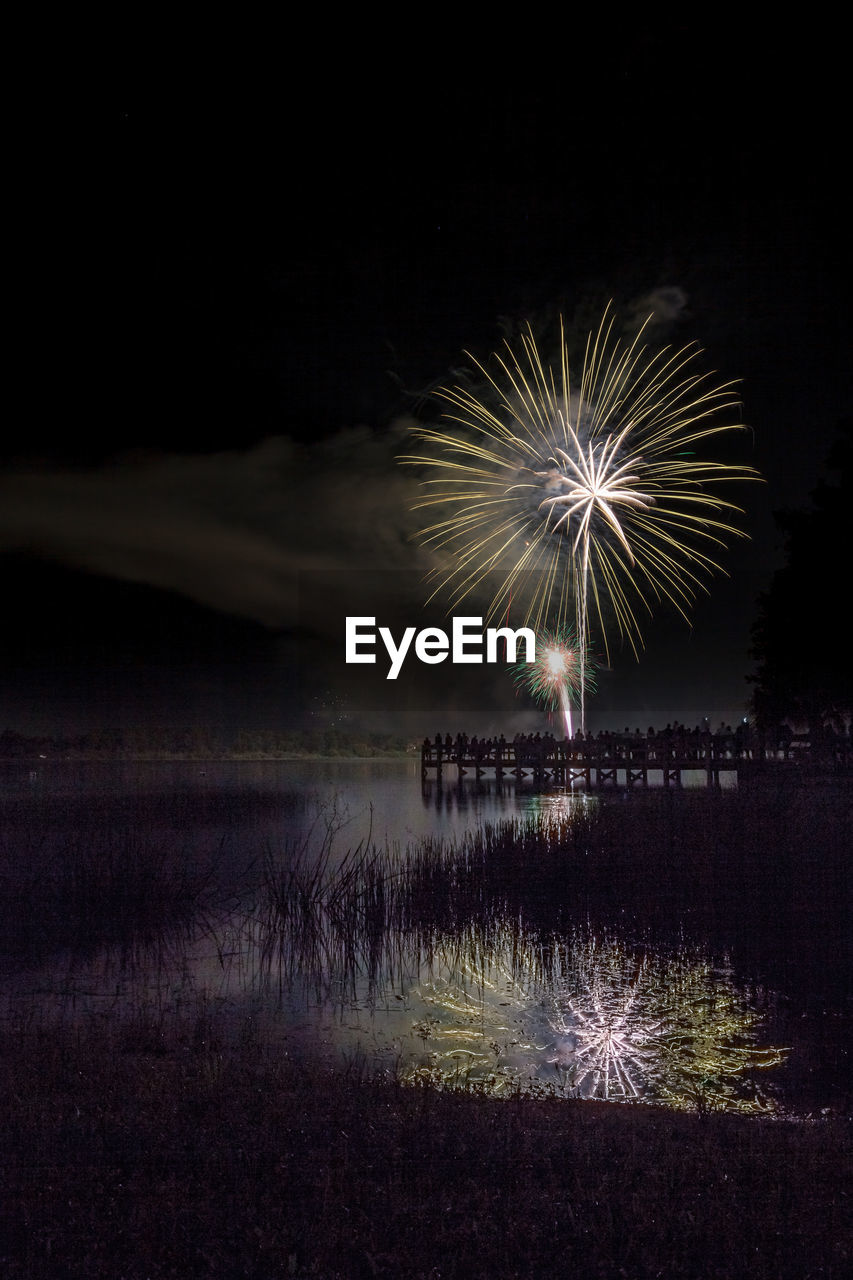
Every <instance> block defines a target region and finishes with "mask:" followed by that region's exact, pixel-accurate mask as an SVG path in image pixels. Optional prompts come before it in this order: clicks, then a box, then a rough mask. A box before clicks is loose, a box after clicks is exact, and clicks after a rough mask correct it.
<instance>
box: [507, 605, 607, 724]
mask: <svg viewBox="0 0 853 1280" xmlns="http://www.w3.org/2000/svg"><path fill="white" fill-rule="evenodd" d="M513 677H514V679H515V682H516V684H517V685H518V686H519V687H520V688H522V689H526V690H527V691H528V693H531V694H532V695H533V697H534V698H535V699H536V700H537V702H539V704H540V705H541V706H543V707H545V708H546V710H548V711H559V712H560V713H561V714H562V716H563V720H564V722H565V725H566V736H567V737H569V738H571V737H573V736H574V735H573V728H572V703H573V702H574V701H576V700H577V699H578V697H579V693H580V689H581V686H585V687H586V689H587V690H591V689H594V688H595V682H594V678H593V672H592V667H591V666H590V663H589V659H588V655H586V654H582V653H581V647H580V643H579V641H578V637H577V635H576V633H575V631H574V629H573V628H572V627H562V628H559V629H558V630H556V631H542V632H540V633H539V634H538V635H537V637H536V661H535V662H519V663H516V665H515V666H514V667H513Z"/></svg>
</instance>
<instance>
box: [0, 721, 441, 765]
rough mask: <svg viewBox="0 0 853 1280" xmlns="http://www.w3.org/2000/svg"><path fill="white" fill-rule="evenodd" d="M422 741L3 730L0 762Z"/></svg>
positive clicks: (359, 735)
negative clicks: (69, 733) (56, 732)
mask: <svg viewBox="0 0 853 1280" xmlns="http://www.w3.org/2000/svg"><path fill="white" fill-rule="evenodd" d="M419 750H420V746H419V744H417V743H415V742H414V741H412V740H410V739H408V738H405V737H401V736H400V735H399V734H394V733H379V732H370V731H367V730H365V731H359V730H340V729H334V728H332V729H240V730H237V731H235V732H233V733H226V732H222V731H220V730H217V729H210V728H206V727H197V728H172V727H168V726H167V727H158V726H136V727H133V728H121V729H118V728H109V729H102V730H94V731H92V732H89V733H81V734H73V735H55V736H53V735H42V736H39V735H29V734H23V733H18V732H16V731H15V730H13V729H4V730H3V732H2V733H0V760H92V759H97V760H101V759H103V760H116V759H118V760H138V759H152V760H162V759H170V760H171V759H178V760H246V759H249V760H251V759H261V760H266V759H274V760H277V759H297V758H298V759H302V758H305V757H317V758H321V757H332V758H337V759H341V758H352V757H355V758H364V759H371V758H374V757H398V756H405V755H413V754H414V753H415V752H416V751H419Z"/></svg>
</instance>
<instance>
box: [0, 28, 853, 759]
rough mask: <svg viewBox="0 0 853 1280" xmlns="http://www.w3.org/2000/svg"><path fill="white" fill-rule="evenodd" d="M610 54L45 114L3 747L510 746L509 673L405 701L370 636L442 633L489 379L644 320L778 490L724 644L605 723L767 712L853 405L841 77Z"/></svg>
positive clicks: (370, 71)
mask: <svg viewBox="0 0 853 1280" xmlns="http://www.w3.org/2000/svg"><path fill="white" fill-rule="evenodd" d="M507 40H509V33H507ZM595 50H596V56H595V57H591V58H587V59H582V58H570V59H568V61H567V63H565V64H561V62H560V59H559V58H555V59H554V62H553V66H550V67H543V66H542V65H541V63H538V62H537V63H536V64H535V66H534V65H533V64H532V63H531V64H530V65H528V66H526V68H525V69H522V70H519V67H518V66H517V65H515V63H513V62H506V63H504V62H502V61H500V60H498V61H497V62H496V61H495V60H494V55H492V56H491V57H489V58H485V57H479V58H477V57H473V58H469V57H468V56H467V52H466V49H465V48H464V47H461V48H459V49H457V50H456V53H455V55H454V57H453V58H452V60H451V59H449V58H446V57H445V58H443V59H441V58H439V57H438V55H436V57H435V58H432V57H430V56H428V55H427V54H422V55H421V56H420V57H418V58H415V57H414V55H412V54H411V53H410V52H407V53H405V54H404V53H403V52H401V51H399V50H398V51H397V53H396V54H395V56H394V57H392V56H391V55H390V54H389V55H387V56H382V57H379V56H377V57H372V58H370V59H369V60H368V61H365V60H364V57H363V55H360V56H355V55H353V56H351V57H347V56H346V55H345V54H339V55H337V56H336V57H335V58H332V57H330V56H328V51H325V52H324V53H323V54H308V55H307V56H306V66H307V67H310V68H311V70H312V71H313V73H314V74H313V78H312V77H311V75H310V74H309V76H308V79H307V80H306V79H305V78H303V77H299V78H298V83H297V79H296V78H295V77H293V76H292V75H291V76H290V77H288V79H287V84H283V85H282V86H281V87H278V85H277V83H276V84H274V85H273V86H272V87H271V88H268V90H267V91H266V92H265V93H264V94H263V95H260V94H257V95H256V94H253V93H249V92H246V91H244V90H243V87H242V83H241V84H240V85H237V83H236V81H234V79H233V78H232V77H229V76H227V75H221V76H217V77H214V83H208V84H207V85H206V86H205V87H204V88H203V89H202V88H201V87H200V85H196V84H195V83H189V82H186V83H184V84H183V87H179V88H176V87H175V86H174V85H173V84H170V86H169V88H168V91H167V90H165V89H162V87H161V86H160V85H159V84H158V83H155V79H156V78H155V79H152V81H151V83H150V84H148V85H146V86H145V90H144V92H139V91H137V90H138V82H134V86H133V87H132V88H131V89H115V88H113V89H112V90H111V91H110V92H106V91H105V92H104V93H103V94H102V95H101V96H100V97H97V96H96V95H91V94H89V95H86V97H85V99H84V96H83V93H82V92H80V93H79V95H78V94H76V93H75V92H73V91H72V92H67V93H65V94H63V95H62V97H61V100H60V99H59V98H57V99H56V100H53V101H45V102H43V103H42V104H41V106H39V107H37V108H36V107H34V108H33V110H32V112H31V113H30V116H29V118H28V119H27V120H26V121H25V123H24V126H23V127H22V130H21V137H20V146H19V156H18V161H19V166H20V178H19V180H18V181H17V183H16V184H15V189H16V191H17V193H18V195H17V204H18V212H19V214H20V227H21V231H20V236H19V238H18V242H17V243H16V245H15V247H14V252H15V257H16V261H15V263H14V266H15V272H16V274H18V275H19V278H20V281H21V284H20V286H19V287H18V288H17V290H16V291H15V292H14V294H13V301H12V302H11V304H10V305H11V307H12V308H13V321H14V323H13V326H12V327H13V329H14V332H15V338H14V341H13V344H12V350H13V367H12V375H11V376H12V383H11V388H10V390H11V389H13V388H14V387H17V388H18V390H17V392H15V394H14V395H13V396H12V398H11V402H12V403H13V404H14V406H15V407H14V409H13V411H12V413H11V414H10V417H9V420H8V422H7V427H6V430H5V432H4V435H3V444H2V454H3V465H2V471H0V575H2V585H3V599H4V603H5V606H6V607H5V611H4V612H5V618H6V621H5V625H4V629H3V641H2V644H3V669H4V681H3V691H2V710H0V727H2V724H3V723H6V724H8V725H10V726H12V727H14V728H19V729H22V730H25V731H29V730H38V729H51V730H57V731H61V730H65V731H69V732H73V731H77V730H83V729H86V728H88V727H90V726H91V725H94V724H104V723H122V722H126V721H128V720H133V719H139V718H147V719H155V720H158V721H162V722H167V723H174V724H183V723H186V722H189V721H203V722H207V723H217V722H222V723H226V724H228V725H240V724H245V725H247V726H249V725H255V724H265V725H269V726H274V725H277V724H290V723H301V722H302V720H303V719H304V716H305V714H306V712H307V711H308V710H310V709H312V708H313V709H314V710H315V711H316V710H317V709H318V708H319V707H320V705H321V704H322V703H325V704H327V705H331V704H332V703H334V705H335V706H336V707H338V708H340V707H344V708H345V709H346V711H347V713H348V714H350V715H352V716H353V717H355V718H356V719H361V721H362V722H364V723H370V724H375V725H377V726H378V727H382V728H386V727H391V726H393V725H395V724H400V725H402V726H403V727H404V728H405V729H406V731H407V732H410V733H413V734H415V733H419V732H420V731H429V732H431V733H432V732H434V731H435V729H436V728H439V727H445V726H446V727H448V728H453V726H454V725H455V724H457V722H458V721H459V720H460V719H464V720H465V727H467V728H468V729H469V731H476V730H477V729H478V728H482V729H486V728H489V727H507V728H508V727H510V725H509V722H510V718H511V717H516V719H517V718H518V717H519V716H522V714H523V713H524V711H525V707H524V704H523V703H521V702H519V701H518V699H517V698H516V697H515V694H514V692H513V689H512V685H511V681H510V680H509V678H508V676H507V675H506V674H505V673H504V672H495V671H490V672H481V673H478V674H477V678H476V679H475V678H473V677H471V676H470V672H469V671H465V669H462V672H463V674H462V675H460V674H459V670H457V671H454V672H452V671H450V670H449V669H448V668H446V667H445V668H436V669H434V670H432V671H429V672H427V671H425V670H424V669H420V670H419V671H417V672H416V671H415V669H414V663H410V664H409V665H408V667H407V668H406V669H404V672H403V675H402V676H401V677H400V679H399V680H398V681H397V682H396V684H395V685H391V684H389V683H388V682H386V681H385V680H384V671H383V668H382V667H381V666H377V667H376V668H365V667H362V668H358V669H353V668H349V669H347V668H346V667H345V666H344V662H343V635H342V630H341V625H342V618H343V616H345V613H346V612H348V611H355V612H361V613H365V614H376V615H377V616H378V618H379V622H380V624H381V623H382V622H383V621H385V620H386V618H387V620H388V621H389V622H391V621H393V622H394V624H395V625H400V624H401V623H402V622H403V621H405V622H407V623H410V624H414V625H418V626H420V625H425V622H426V618H427V615H425V614H424V615H423V616H421V613H420V610H421V606H422V603H423V598H424V592H423V588H422V586H421V578H422V574H423V572H424V570H425V569H426V568H427V567H428V563H429V560H428V557H427V555H426V553H425V552H424V551H423V550H421V549H419V548H418V547H417V546H416V545H414V544H413V543H412V542H411V541H410V540H409V535H410V534H411V532H412V531H413V530H414V528H415V527H416V524H417V517H416V516H413V515H412V513H411V511H410V505H411V502H412V498H413V494H414V488H413V485H414V480H413V478H412V476H411V475H409V474H407V473H405V472H404V471H402V470H401V469H400V468H399V467H397V466H396V465H395V463H394V456H395V454H397V453H399V452H400V451H401V449H403V448H405V447H406V439H405V429H404V426H403V423H404V422H405V420H406V419H407V418H408V417H410V416H411V415H412V414H413V413H415V412H417V411H420V412H421V413H423V412H424V409H423V406H424V404H429V400H428V393H429V391H430V389H431V388H434V387H435V386H436V385H437V384H439V383H441V382H442V381H445V380H447V379H448V378H449V377H451V376H452V370H453V369H454V368H458V367H459V365H460V362H461V361H462V356H461V352H462V349H463V348H466V349H468V350H470V351H472V352H474V353H475V354H477V355H478V356H480V357H481V358H485V357H487V356H488V353H489V352H490V351H491V350H493V349H495V347H496V346H497V345H498V344H499V343H500V341H501V340H502V337H503V335H504V333H505V331H506V326H507V325H508V324H509V325H512V324H517V323H518V322H520V321H521V320H523V319H525V318H530V319H531V320H532V321H533V322H534V323H535V324H539V323H543V322H546V321H548V320H549V319H553V317H554V316H555V315H556V314H557V313H558V312H560V311H563V312H564V313H565V314H566V315H568V316H575V315H576V314H578V313H581V314H583V315H589V316H593V315H595V314H596V313H597V311H599V310H600V309H601V307H602V306H603V305H604V303H605V302H606V301H607V300H608V299H610V298H612V299H614V301H615V302H616V303H617V304H618V305H619V306H620V308H621V309H622V313H623V314H626V313H631V312H632V311H633V310H634V309H636V308H638V307H640V306H641V305H643V303H644V301H645V302H648V300H649V299H652V298H657V299H659V300H660V299H666V300H668V304H669V309H670V323H669V325H668V329H667V333H666V336H667V339H668V340H669V341H672V342H674V343H676V344H678V345H682V344H684V343H687V342H690V341H693V340H697V341H698V342H699V343H700V344H701V346H702V347H703V348H704V349H705V351H706V353H707V355H706V357H705V363H706V367H710V368H712V369H715V370H718V371H719V374H720V376H721V378H738V379H741V395H742V399H743V404H744V410H743V416H744V421H745V422H746V423H747V424H748V425H749V427H750V433H749V435H748V437H745V438H744V442H743V444H742V453H741V455H740V460H742V461H746V462H749V463H751V464H752V465H754V466H756V467H757V468H758V469H759V470H760V471H761V473H762V474H763V476H764V477H765V479H766V481H767V483H766V485H765V486H760V487H759V486H751V487H750V488H749V491H748V493H746V494H745V495H744V497H743V500H744V503H745V505H746V506H747V508H748V513H747V519H746V527H747V528H748V529H749V531H750V532H751V534H752V541H751V542H749V543H740V544H738V545H736V546H734V547H733V548H732V549H731V550H730V552H729V553H728V554H727V556H726V558H725V564H726V567H727V569H728V570H729V572H730V574H731V577H730V578H729V579H727V580H726V579H721V578H718V579H715V580H713V581H712V582H711V583H710V588H711V595H710V597H709V598H708V600H707V601H703V602H701V603H700V604H699V605H698V606H697V608H696V610H695V613H694V615H693V620H694V626H693V628H692V629H688V628H687V627H686V626H685V625H684V624H683V623H678V624H676V623H675V622H673V620H671V619H668V618H666V617H665V616H661V617H658V618H656V620H655V623H654V624H653V625H652V626H650V627H649V628H648V630H647V634H646V640H647V649H646V653H645V655H644V657H643V660H642V662H641V663H640V664H637V663H636V662H635V660H634V658H633V657H632V656H631V655H630V653H628V652H625V653H622V654H617V655H616V656H615V658H614V662H613V669H612V671H604V672H602V673H600V677H599V686H600V692H599V695H598V697H597V699H596V701H595V704H594V706H593V707H592V708H591V709H590V722H591V724H592V725H593V727H600V726H601V725H613V726H621V725H622V724H623V723H627V722H629V721H630V722H632V723H633V722H637V723H643V724H646V723H650V722H656V723H658V722H665V721H666V720H671V719H673V718H678V719H684V720H693V719H695V718H698V716H699V715H701V714H707V715H709V716H711V718H712V719H713V720H715V721H718V720H719V719H720V718H724V719H732V718H733V717H734V716H736V715H739V714H742V713H743V710H744V704H745V702H746V699H747V698H748V696H749V686H748V685H747V684H746V682H745V678H744V677H745V676H746V674H747V673H748V672H749V670H750V668H751V661H750V659H749V657H748V655H747V649H748V644H749V627H750V624H751V622H752V620H753V618H754V613H755V598H756V595H757V593H758V591H760V590H761V589H762V588H763V587H764V586H766V585H767V582H768V579H769V575H770V574H771V572H772V570H773V568H774V566H775V565H777V564H778V563H779V556H780V539H779V537H778V536H777V534H776V531H775V526H774V524H773V520H772V511H773V510H775V509H777V508H779V507H785V506H797V505H803V504H804V503H806V502H807V500H808V495H809V492H810V490H811V489H812V488H813V486H814V484H815V482H816V481H817V480H818V478H819V476H820V475H821V464H822V461H823V458H824V457H825V455H826V453H827V451H828V449H829V446H830V444H831V442H832V439H833V435H834V432H835V429H836V427H837V424H838V422H839V421H840V419H841V418H842V416H843V415H844V414H845V413H847V412H848V411H849V404H848V402H847V397H848V393H849V358H848V349H849V348H848V340H849V325H848V319H847V308H846V305H845V304H846V301H847V299H846V292H847V273H846V263H847V261H849V252H847V251H845V252H844V253H843V254H842V253H841V251H840V249H839V243H838V241H837V240H836V238H835V234H834V233H835V228H836V227H837V226H838V225H839V223H841V222H843V221H844V220H845V219H844V218H843V217H842V215H843V214H844V201H845V199H846V197H845V195H844V193H843V191H842V186H843V183H842V178H841V174H842V171H843V166H842V165H841V164H840V155H841V151H840V144H839V141H838V139H839V138H840V137H841V136H843V130H842V122H843V116H842V113H841V111H840V106H839V105H838V101H837V98H836V94H835V88H834V86H835V82H836V81H835V77H834V76H833V74H832V70H831V68H828V67H827V64H826V61H825V58H823V53H824V51H823V50H822V49H820V47H819V45H818V42H817V40H816V39H815V38H812V37H810V36H808V35H804V34H803V33H802V32H798V33H793V32H792V33H791V34H790V36H787V37H778V36H777V37H774V39H773V40H772V41H771V42H768V40H767V39H766V37H765V38H762V39H758V38H757V37H756V38H755V39H754V40H752V41H751V42H745V41H744V38H743V36H742V35H739V36H738V39H737V41H734V40H732V38H731V37H730V34H729V33H719V32H718V33H716V34H714V33H710V32H707V31H704V30H702V29H700V28H699V27H698V26H697V28H696V29H692V28H691V27H690V26H689V25H685V24H682V25H681V26H679V27H676V28H675V29H673V30H668V31H666V32H657V33H656V32H654V31H644V32H642V33H636V32H632V31H630V30H623V31H621V33H620V34H619V36H618V37H616V38H614V37H612V35H611V36H609V37H608V39H607V40H606V42H605V39H604V32H603V30H602V32H601V33H599V43H598V44H597V45H596V46H595ZM818 54H820V55H821V59H820V60H819V59H818ZM244 70H245V69H244ZM306 84H309V85H310V86H311V89H310V91H309V89H308V88H306ZM848 211H849V210H848ZM11 252H12V249H11V248H10V253H11ZM383 611H384V612H383ZM430 620H431V621H435V618H431V619H430ZM427 718H428V721H429V723H425V720H426V719H427ZM533 720H536V717H533ZM438 721H440V722H441V723H440V724H439V723H437V722H438ZM434 722H436V723H434ZM518 722H519V723H520V722H521V721H518ZM531 722H532V721H531ZM537 723H538V722H537Z"/></svg>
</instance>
